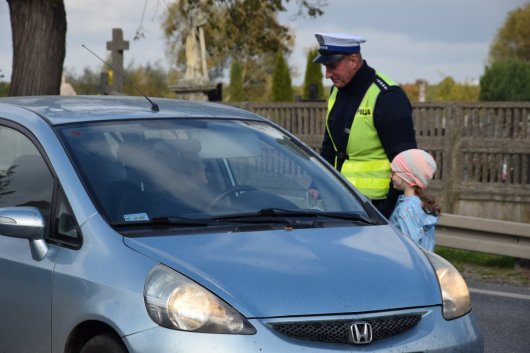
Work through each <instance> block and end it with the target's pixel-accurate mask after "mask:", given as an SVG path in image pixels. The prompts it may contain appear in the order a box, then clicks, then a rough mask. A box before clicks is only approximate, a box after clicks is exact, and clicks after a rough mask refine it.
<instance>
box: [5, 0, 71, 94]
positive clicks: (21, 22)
mask: <svg viewBox="0 0 530 353" xmlns="http://www.w3.org/2000/svg"><path fill="white" fill-rule="evenodd" d="M7 2H8V4H9V14H10V17H11V32H12V36H13V71H12V75H11V87H10V90H9V95H10V96H22V95H28V96H32V95H55V94H59V92H60V87H61V75H62V71H63V62H64V56H65V51H66V49H65V46H66V11H65V8H64V1H63V0H7Z"/></svg>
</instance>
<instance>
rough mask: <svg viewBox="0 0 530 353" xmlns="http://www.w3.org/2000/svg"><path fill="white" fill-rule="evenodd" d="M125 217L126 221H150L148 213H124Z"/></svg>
mask: <svg viewBox="0 0 530 353" xmlns="http://www.w3.org/2000/svg"><path fill="white" fill-rule="evenodd" d="M123 218H124V219H125V221H126V222H136V221H148V220H149V216H148V215H147V213H133V214H125V215H123Z"/></svg>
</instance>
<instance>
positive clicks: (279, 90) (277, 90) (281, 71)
mask: <svg viewBox="0 0 530 353" xmlns="http://www.w3.org/2000/svg"><path fill="white" fill-rule="evenodd" d="M293 97H294V95H293V87H292V85H291V74H290V73H289V67H288V66H287V63H286V62H285V58H284V57H283V55H282V54H281V53H278V54H277V59H276V66H275V68H274V73H273V74H272V101H273V102H292V101H293Z"/></svg>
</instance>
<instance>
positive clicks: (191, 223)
mask: <svg viewBox="0 0 530 353" xmlns="http://www.w3.org/2000/svg"><path fill="white" fill-rule="evenodd" d="M111 225H113V226H134V225H144V226H145V225H150V226H167V225H170V226H183V227H207V226H209V225H211V222H205V221H200V220H195V219H191V218H181V217H155V218H153V219H151V220H145V221H135V222H113V223H111Z"/></svg>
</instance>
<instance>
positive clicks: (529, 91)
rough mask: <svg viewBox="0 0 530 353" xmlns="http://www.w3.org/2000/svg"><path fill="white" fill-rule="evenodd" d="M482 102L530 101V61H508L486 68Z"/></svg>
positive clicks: (481, 81) (481, 90)
mask: <svg viewBox="0 0 530 353" xmlns="http://www.w3.org/2000/svg"><path fill="white" fill-rule="evenodd" d="M480 100H481V101H515V102H523V101H530V61H523V60H520V59H507V60H503V61H499V62H495V63H493V64H491V65H490V66H488V67H486V70H485V73H484V76H482V77H481V78H480Z"/></svg>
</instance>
